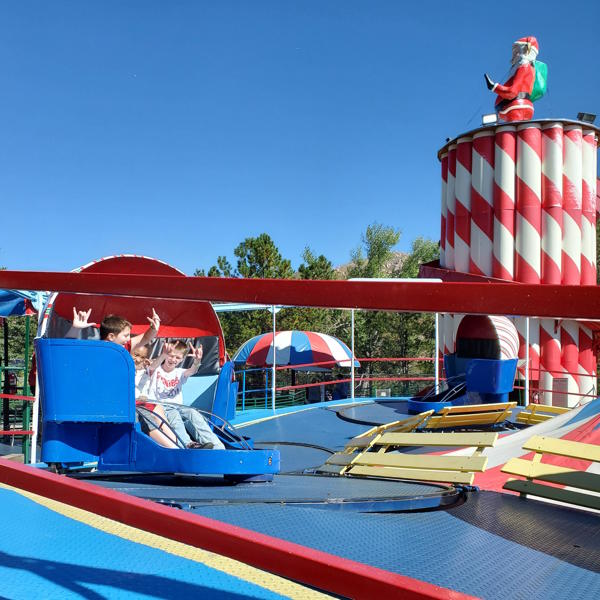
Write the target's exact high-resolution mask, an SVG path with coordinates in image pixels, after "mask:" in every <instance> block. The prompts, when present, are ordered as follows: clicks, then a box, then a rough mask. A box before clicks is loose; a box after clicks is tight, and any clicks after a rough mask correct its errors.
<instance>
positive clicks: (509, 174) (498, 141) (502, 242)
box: [492, 126, 517, 281]
mask: <svg viewBox="0 0 600 600" xmlns="http://www.w3.org/2000/svg"><path fill="white" fill-rule="evenodd" d="M516 157H517V128H516V127H513V126H506V127H499V128H498V129H496V136H495V140H494V237H493V240H494V241H493V249H494V255H493V258H492V275H493V276H494V277H497V278H498V279H506V280H508V281H512V280H513V279H514V273H515V270H514V261H515V256H514V254H515V170H516V162H517V160H516Z"/></svg>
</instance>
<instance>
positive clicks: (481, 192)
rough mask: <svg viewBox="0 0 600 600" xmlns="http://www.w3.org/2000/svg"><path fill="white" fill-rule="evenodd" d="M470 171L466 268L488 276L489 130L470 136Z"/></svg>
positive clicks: (490, 222)
mask: <svg viewBox="0 0 600 600" xmlns="http://www.w3.org/2000/svg"><path fill="white" fill-rule="evenodd" d="M471 173H472V178H471V260H470V265H469V271H470V272H471V273H476V274H477V275H487V276H491V275H492V253H493V238H494V132H493V131H491V130H485V131H480V132H479V133H476V134H475V135H474V136H473V159H472V167H471Z"/></svg>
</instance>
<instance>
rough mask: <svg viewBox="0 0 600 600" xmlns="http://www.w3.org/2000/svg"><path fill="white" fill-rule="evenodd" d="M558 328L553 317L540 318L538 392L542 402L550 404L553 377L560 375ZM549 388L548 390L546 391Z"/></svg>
mask: <svg viewBox="0 0 600 600" xmlns="http://www.w3.org/2000/svg"><path fill="white" fill-rule="evenodd" d="M560 356H561V355H560V328H559V327H558V326H557V322H556V320H555V319H540V369H541V373H540V389H541V390H544V391H542V392H541V394H540V400H541V403H542V404H547V405H549V406H552V404H553V393H552V390H553V386H554V378H555V377H561V376H562V372H563V368H562V365H561V363H560ZM548 390H549V391H548Z"/></svg>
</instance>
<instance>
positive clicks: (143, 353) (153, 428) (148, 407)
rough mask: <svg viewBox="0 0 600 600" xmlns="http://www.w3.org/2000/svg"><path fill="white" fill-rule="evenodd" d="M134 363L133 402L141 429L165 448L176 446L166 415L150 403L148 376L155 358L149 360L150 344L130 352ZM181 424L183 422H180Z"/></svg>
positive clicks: (153, 365)
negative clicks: (139, 417)
mask: <svg viewBox="0 0 600 600" xmlns="http://www.w3.org/2000/svg"><path fill="white" fill-rule="evenodd" d="M131 358H132V359H133V364H134V365H135V404H136V410H137V412H138V416H140V414H141V417H142V418H141V419H140V423H141V425H142V430H143V431H144V432H145V433H147V434H148V435H149V436H150V437H151V438H152V439H153V440H154V441H155V442H157V443H159V444H160V445H161V446H165V448H178V446H177V440H176V437H175V435H174V434H173V431H172V430H171V428H170V427H168V426H167V423H168V420H167V415H166V414H165V411H164V409H163V407H162V406H161V405H160V404H150V403H148V402H147V400H148V391H149V388H150V378H151V376H152V373H153V371H154V369H155V368H156V366H157V365H158V362H157V359H155V360H154V361H152V360H150V346H148V345H144V346H138V347H137V348H136V349H135V350H133V351H132V352H131ZM182 426H183V423H182Z"/></svg>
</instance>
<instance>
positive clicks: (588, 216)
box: [579, 130, 597, 402]
mask: <svg viewBox="0 0 600 600" xmlns="http://www.w3.org/2000/svg"><path fill="white" fill-rule="evenodd" d="M596 156H597V138H596V134H595V132H594V131H591V130H584V131H583V139H582V173H581V175H582V186H581V285H596V208H597V207H596V191H597V190H596V184H597V179H596ZM579 391H580V393H581V394H590V397H589V398H583V401H584V402H587V401H589V400H590V399H591V397H593V396H595V393H596V356H595V355H594V350H593V337H592V332H591V330H590V329H588V328H587V327H585V326H583V325H580V326H579Z"/></svg>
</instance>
